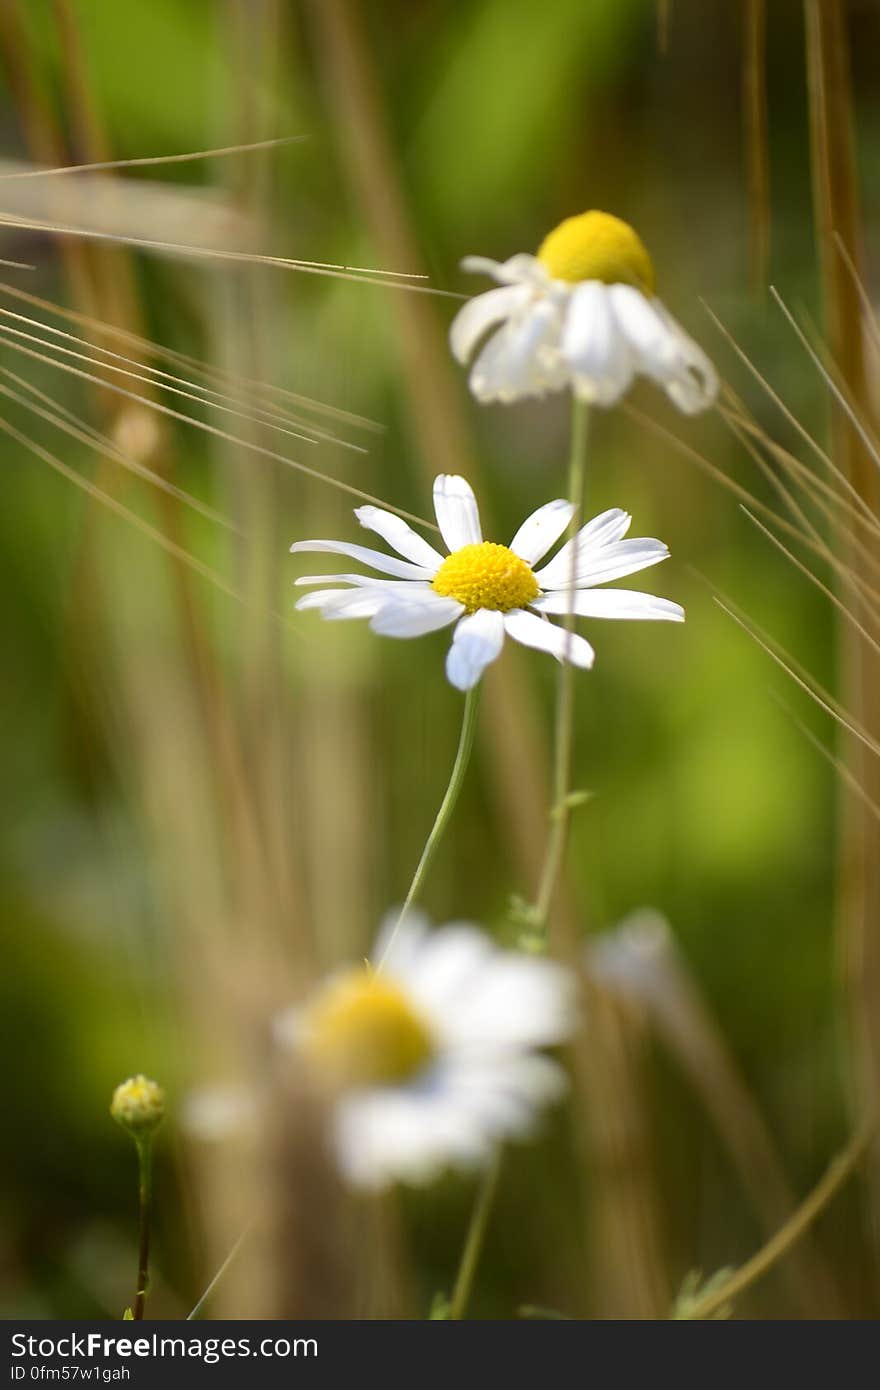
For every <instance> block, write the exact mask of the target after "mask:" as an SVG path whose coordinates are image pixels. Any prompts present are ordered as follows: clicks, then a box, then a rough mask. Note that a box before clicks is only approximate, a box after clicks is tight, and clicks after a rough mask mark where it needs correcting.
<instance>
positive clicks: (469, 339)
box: [449, 285, 531, 363]
mask: <svg viewBox="0 0 880 1390" xmlns="http://www.w3.org/2000/svg"><path fill="white" fill-rule="evenodd" d="M530 293H531V291H530V289H529V287H528V286H527V285H502V286H501V287H500V288H499V289H496V290H487V291H486V293H485V294H478V295H476V296H475V297H474V298H473V299H469V300H468V302H467V304H465V305H463V307H462V308H461V309H459V311H458V313H457V314H456V316H455V318H454V319H453V320H452V326H451V328H450V329H449V344H450V347H451V348H452V355H453V357H455V358H456V359H457V361H459V362H462V363H464V362H467V361H468V359H469V358H470V356H471V354H472V353H473V351H474V349H475V347H476V346H477V343H478V342H479V341H480V339H481V338H482V337H483V335H484V333H487V332H488V331H489V329H490V328H494V327H495V325H496V324H499V323H501V322H502V321H503V320H504V319H506V318H507V317H508V315H510V314H513V313H515V312H517V310H519V309H523V308H524V307H525V305H526V304H527V303H528V299H529V295H530Z"/></svg>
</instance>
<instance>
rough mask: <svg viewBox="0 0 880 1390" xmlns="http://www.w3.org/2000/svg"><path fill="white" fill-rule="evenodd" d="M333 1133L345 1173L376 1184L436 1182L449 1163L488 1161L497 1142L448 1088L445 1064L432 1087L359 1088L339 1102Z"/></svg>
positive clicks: (464, 1165)
mask: <svg viewBox="0 0 880 1390" xmlns="http://www.w3.org/2000/svg"><path fill="white" fill-rule="evenodd" d="M333 1128H334V1139H335V1142H336V1150H337V1156H338V1160H339V1164H340V1167H341V1168H342V1170H343V1173H344V1174H345V1175H346V1176H347V1177H348V1178H349V1180H350V1181H351V1182H353V1183H356V1184H357V1185H358V1186H361V1187H366V1188H370V1189H373V1190H377V1189H381V1188H383V1187H387V1186H388V1185H389V1184H390V1183H392V1182H394V1181H395V1180H398V1179H400V1180H401V1181H403V1182H410V1183H416V1184H424V1183H428V1182H431V1181H432V1180H433V1179H434V1178H436V1177H437V1176H438V1175H439V1174H440V1173H441V1172H442V1170H443V1169H444V1168H445V1167H447V1166H449V1165H454V1166H455V1167H461V1168H473V1167H478V1166H480V1165H481V1164H484V1163H485V1162H486V1161H487V1159H488V1158H489V1156H490V1154H491V1152H492V1147H493V1146H492V1144H491V1142H490V1140H489V1138H488V1136H487V1135H486V1133H485V1128H484V1126H482V1125H477V1124H475V1123H474V1122H473V1119H472V1117H471V1115H470V1114H469V1113H468V1110H467V1109H466V1108H465V1107H464V1106H461V1105H459V1104H456V1103H455V1099H454V1096H450V1095H449V1093H448V1087H447V1086H446V1084H445V1078H444V1075H443V1069H442V1068H438V1069H437V1076H436V1079H435V1081H434V1083H433V1085H432V1086H431V1087H430V1088H426V1089H425V1090H421V1091H420V1090H419V1089H417V1088H416V1087H409V1088H405V1087H387V1088H384V1089H381V1090H380V1089H376V1090H373V1091H362V1092H355V1093H353V1094H351V1095H349V1096H345V1097H343V1098H342V1100H340V1101H339V1102H338V1104H337V1106H336V1113H335V1116H334V1126H333Z"/></svg>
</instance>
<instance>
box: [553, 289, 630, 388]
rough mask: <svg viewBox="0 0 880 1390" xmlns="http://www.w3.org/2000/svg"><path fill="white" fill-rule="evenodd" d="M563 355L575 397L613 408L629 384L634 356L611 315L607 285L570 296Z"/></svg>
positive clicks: (563, 339) (578, 291)
mask: <svg viewBox="0 0 880 1390" xmlns="http://www.w3.org/2000/svg"><path fill="white" fill-rule="evenodd" d="M562 356H563V357H564V359H565V361H566V363H567V364H568V366H569V368H570V370H571V372H572V374H573V376H574V386H575V390H576V392H577V394H578V395H579V396H581V397H582V398H583V399H584V400H587V401H592V402H594V403H595V404H596V405H613V404H614V402H615V401H617V400H619V399H620V397H621V396H622V395H623V393H624V391H626V389H627V387H628V386H629V384H630V382H631V381H632V377H633V367H634V359H633V354H632V353H631V351H630V348H629V344H628V343H627V340H626V338H625V336H624V335H623V333H622V332H621V331H620V329H619V327H618V325H617V321H616V319H615V317H614V314H613V312H612V308H611V300H610V299H609V296H608V286H607V285H603V284H601V283H600V282H599V281H598V280H588V281H586V283H585V284H583V285H579V286H578V287H577V289H576V290H575V291H574V293H573V294H572V296H571V300H570V303H569V308H568V314H567V317H566V321H565V327H564V329H563V332H562Z"/></svg>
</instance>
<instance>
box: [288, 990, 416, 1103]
mask: <svg viewBox="0 0 880 1390" xmlns="http://www.w3.org/2000/svg"><path fill="white" fill-rule="evenodd" d="M305 1045H306V1052H307V1055H308V1057H309V1060H310V1061H311V1062H312V1063H313V1064H314V1065H315V1066H316V1067H317V1069H318V1070H319V1072H320V1073H321V1075H322V1076H323V1077H324V1079H325V1080H326V1081H328V1082H329V1083H330V1085H332V1086H339V1087H358V1086H381V1085H393V1084H394V1083H395V1082H399V1081H406V1080H407V1079H408V1078H409V1077H411V1076H414V1075H415V1074H416V1073H417V1072H419V1071H421V1070H422V1068H423V1067H425V1066H427V1064H428V1063H429V1062H430V1061H431V1058H432V1057H433V1055H434V1040H433V1038H432V1037H431V1032H430V1029H429V1028H428V1026H427V1024H426V1023H425V1021H424V1020H423V1019H422V1018H421V1017H420V1016H419V1013H418V1011H417V1010H416V1009H415V1008H414V1007H413V1005H412V1004H411V1003H410V1001H409V1000H408V999H407V997H406V995H405V994H404V993H403V991H402V990H401V989H399V988H398V986H397V985H395V984H392V983H391V982H390V981H389V980H387V979H384V978H383V977H381V976H379V975H376V974H374V973H373V972H371V971H370V969H369V968H368V967H367V968H361V969H353V970H347V971H345V972H344V973H343V974H341V975H338V976H337V977H336V979H334V980H331V981H330V982H329V984H327V985H326V986H325V987H324V989H323V990H322V991H321V993H320V994H319V995H318V997H317V999H316V1000H315V1002H314V1003H313V1004H312V1006H311V1007H310V1009H309V1010H308V1014H307V1025H306V1035H305Z"/></svg>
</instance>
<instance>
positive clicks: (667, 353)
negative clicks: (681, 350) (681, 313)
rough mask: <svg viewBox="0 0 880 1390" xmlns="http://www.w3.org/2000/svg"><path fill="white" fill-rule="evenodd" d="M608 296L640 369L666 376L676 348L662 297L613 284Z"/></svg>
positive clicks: (648, 374) (650, 373)
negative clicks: (662, 310) (660, 310)
mask: <svg viewBox="0 0 880 1390" xmlns="http://www.w3.org/2000/svg"><path fill="white" fill-rule="evenodd" d="M608 296H609V299H610V300H611V305H612V308H613V310H614V317H615V318H616V320H617V322H618V324H619V326H620V329H621V331H622V332H623V333H624V335H625V336H626V338H627V341H628V342H629V345H630V347H631V348H632V349H633V351H634V352H635V354H636V357H637V360H638V368H639V371H641V372H644V373H645V374H646V375H647V376H654V377H656V378H657V379H658V380H662V379H663V378H664V377H665V376H666V375H667V373H668V372H669V370H670V367H672V366H674V363H675V359H676V355H677V354H676V348H675V343H674V340H673V338H672V335H671V334H670V332H669V329H668V328H667V326H666V323H665V322H664V320H663V318H662V317H661V316H660V314H658V313H657V310H656V308H655V305H656V303H657V302H658V301H656V300H650V299H647V298H646V297H645V295H643V294H642V292H641V290H637V289H636V288H635V287H634V286H633V285H611V286H609V289H608Z"/></svg>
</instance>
